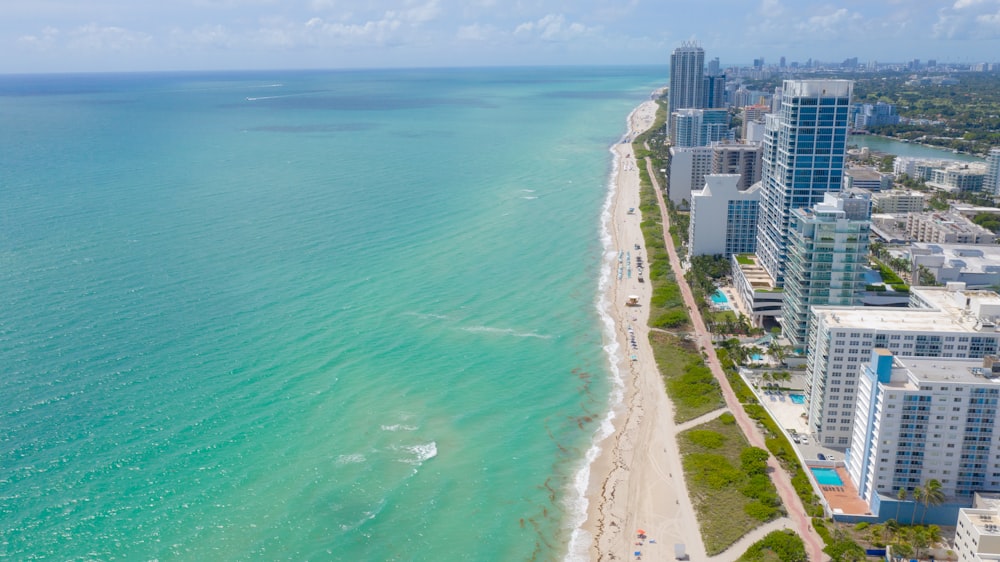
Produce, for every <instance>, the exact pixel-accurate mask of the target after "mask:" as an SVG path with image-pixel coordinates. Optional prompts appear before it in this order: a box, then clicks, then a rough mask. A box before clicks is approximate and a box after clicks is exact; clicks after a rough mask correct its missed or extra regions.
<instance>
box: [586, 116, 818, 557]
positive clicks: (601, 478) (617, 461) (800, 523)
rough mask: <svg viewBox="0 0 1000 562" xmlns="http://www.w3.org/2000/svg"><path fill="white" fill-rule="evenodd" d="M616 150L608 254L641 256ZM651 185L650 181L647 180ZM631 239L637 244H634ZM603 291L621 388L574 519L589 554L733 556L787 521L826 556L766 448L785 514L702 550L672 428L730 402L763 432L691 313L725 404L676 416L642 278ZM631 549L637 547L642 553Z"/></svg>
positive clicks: (626, 161)
mask: <svg viewBox="0 0 1000 562" xmlns="http://www.w3.org/2000/svg"><path fill="white" fill-rule="evenodd" d="M655 112H656V104H655V103H654V102H652V101H648V102H646V103H643V104H642V105H640V106H639V107H638V108H636V110H635V111H633V112H632V114H631V115H630V116H629V133H628V138H629V139H631V138H634V137H635V135H637V134H639V133H641V132H643V131H645V130H646V129H648V128H649V127H650V126H651V125H652V123H653V120H654V117H655ZM614 151H615V152H616V154H617V156H618V166H619V169H618V170H617V174H616V179H615V181H616V183H615V193H614V196H613V198H612V201H611V209H610V218H609V219H608V220H609V223H608V224H607V229H608V232H609V234H610V235H611V239H612V242H611V243H612V249H613V250H614V251H615V253H618V252H619V251H626V252H631V255H632V265H633V267H634V265H635V256H636V254H639V255H642V256H643V258H644V259H646V255H645V251H644V249H645V248H644V247H643V246H644V242H643V238H642V231H641V227H640V222H641V220H642V217H641V216H640V212H639V189H640V188H639V171H638V169H637V168H636V163H635V157H634V155H633V154H632V145H631V144H629V143H621V144H618V145H616V146H615V147H614ZM650 171H652V170H650ZM654 188H655V189H658V187H657V186H656V185H655V181H654ZM659 199H660V207H661V208H663V207H664V205H665V203H664V202H663V201H662V197H659ZM630 208H634V209H635V211H634V213H630V212H629V209H630ZM635 244H639V245H640V247H642V248H643V249H642V250H639V251H636V250H635ZM668 250H669V252H670V254H671V258H670V259H671V261H672V267H673V268H674V269H675V270H677V269H679V268H680V264H679V261H678V260H677V257H676V253H675V252H674V251H673V249H672V248H671V247H670V245H669V244H668ZM647 267H648V265H647ZM680 285H681V292H682V294H683V295H684V299H685V303H687V306H688V307H689V310H690V309H694V298H693V296H692V295H691V294H690V288H689V287H687V285H686V283H680ZM607 291H608V292H607V295H606V297H607V302H608V305H607V306H608V310H607V312H608V314H609V315H610V316H611V318H612V319H613V321H614V326H615V338H616V340H617V343H618V346H619V349H620V352H619V354H618V358H617V362H618V365H617V367H618V369H619V372H620V373H621V378H622V383H623V386H624V388H623V389H622V394H623V399H622V401H621V403H620V404H618V405H616V406H615V407H614V414H615V415H614V419H613V424H614V430H613V432H612V433H611V434H610V435H609V436H608V437H606V438H605V439H603V440H602V441H601V442H600V443H599V444H598V445H599V447H600V453H599V455H598V456H597V458H596V459H595V460H594V463H593V464H592V466H591V470H590V481H589V483H588V488H587V500H588V507H587V520H586V521H585V522H584V524H583V527H582V530H583V531H584V532H585V533H587V534H588V535H589V537H590V538H591V541H590V550H589V558H590V560H601V561H605V560H637V559H642V560H671V559H673V558H674V544H676V543H683V544H684V545H685V551H686V553H687V554H688V556H689V559H690V560H713V561H718V562H724V561H731V560H735V559H737V558H738V557H739V556H740V555H742V554H743V552H744V551H745V550H746V548H747V547H749V546H750V545H751V544H752V543H753V542H754V541H757V540H759V539H761V538H763V537H764V535H766V534H767V533H768V532H770V531H773V530H776V529H782V528H784V529H794V530H795V531H796V533H797V534H798V535H799V536H801V537H803V540H804V541H805V545H806V551H807V553H808V554H809V557H810V559H811V560H826V559H828V557H827V556H826V555H825V554H824V553H823V552H822V545H823V542H822V539H821V538H820V537H819V535H817V534H816V532H815V531H814V530H813V529H812V526H811V521H810V519H809V517H808V515H806V513H805V509H804V508H803V506H802V503H801V501H800V500H799V498H798V497H797V496H796V495H795V491H794V487H793V486H792V484H791V480H790V478H789V476H788V474H787V473H786V472H785V471H784V470H783V469H782V468H781V467H780V466H779V465H778V462H777V461H776V460H775V459H774V458H773V457H771V458H770V459H769V460H768V464H769V466H770V467H771V468H772V469H773V471H772V475H771V477H772V480H773V481H774V483H775V486H776V487H777V491H778V495H779V497H780V498H781V500H782V503H783V504H784V505H785V508H786V510H787V511H788V516H787V517H782V518H779V519H777V520H775V521H771V522H770V523H767V524H765V525H763V526H761V527H758V528H757V529H754V530H753V531H751V532H750V533H748V534H747V535H746V536H744V537H743V538H741V539H740V540H739V541H737V543H736V544H735V545H733V546H731V547H730V548H729V549H727V550H726V551H725V552H722V553H721V554H718V555H716V556H713V557H711V558H709V557H708V556H707V555H706V553H705V546H704V543H703V542H702V540H701V534H700V531H699V527H698V522H697V519H696V517H695V512H694V508H693V506H692V505H691V501H690V499H689V495H688V489H687V485H686V483H685V481H684V473H683V469H682V465H681V458H680V453H679V450H678V446H677V440H676V435H677V433H678V432H680V431H684V430H686V429H689V428H691V427H694V426H697V425H700V424H702V423H705V422H707V421H709V420H710V419H711V418H712V417H714V416H717V415H719V414H721V413H722V412H724V411H732V412H733V413H734V415H735V417H736V421H737V423H738V424H739V426H740V428H741V429H742V430H743V433H744V434H745V435H746V436H747V439H748V440H749V442H750V444H751V445H754V446H757V447H761V448H763V447H764V446H765V443H764V437H763V435H762V434H761V433H760V431H758V430H757V428H756V426H755V425H754V422H753V421H752V420H751V419H750V418H749V417H748V416H747V415H746V413H745V412H744V411H743V410H742V408H741V407H740V406H739V402H738V400H737V398H736V396H735V393H734V392H733V390H732V388H731V387H730V385H729V382H728V381H727V380H726V378H725V373H724V372H723V371H722V367H721V365H720V364H719V361H718V358H717V357H716V355H715V353H714V349H712V342H711V336H710V334H709V333H708V331H707V329H706V328H705V326H704V323H703V321H702V320H701V318H700V316H699V315H697V314H695V315H693V317H692V322H693V325H694V326H693V329H694V332H695V334H696V335H697V336H696V338H697V343H698V345H700V346H701V347H702V348H703V349H704V350H705V351H706V352H707V362H706V363H707V365H708V366H709V367H710V368H711V369H712V372H713V374H714V375H715V377H716V379H717V380H719V385H720V388H721V389H722V391H723V396H724V397H725V398H726V404H727V407H726V408H721V409H719V410H716V411H715V412H711V413H709V414H706V415H704V416H702V417H700V418H697V419H694V420H691V421H688V422H685V423H684V424H682V425H677V424H675V423H674V411H673V405H672V404H671V403H670V400H669V399H668V398H667V394H666V390H665V388H664V385H663V380H662V378H661V377H660V373H659V370H658V369H657V367H656V363H655V362H654V360H653V351H652V348H651V346H650V344H649V338H648V335H649V327H648V321H649V309H648V306H647V305H648V303H649V300H650V297H651V294H652V288H651V287H650V283H648V282H646V283H640V282H639V281H638V278H637V275H635V272H633V275H632V276H631V277H628V276H624V275H623V276H622V279H618V278H617V275H613V276H612V279H611V280H610V283H609V286H608V288H607ZM631 295H635V296H637V297H638V300H639V303H640V306H638V307H630V306H626V304H625V303H626V300H627V299H628V298H629V297H630V296H631ZM633 339H634V341H635V344H634V345H633V343H632V340H633ZM639 530H642V531H644V535H645V538H641V537H639V536H638V534H639ZM636 553H641V557H640V556H637V555H636Z"/></svg>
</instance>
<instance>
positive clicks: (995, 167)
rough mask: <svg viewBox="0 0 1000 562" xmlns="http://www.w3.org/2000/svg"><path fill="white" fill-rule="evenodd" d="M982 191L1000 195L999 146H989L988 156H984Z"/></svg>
mask: <svg viewBox="0 0 1000 562" xmlns="http://www.w3.org/2000/svg"><path fill="white" fill-rule="evenodd" d="M983 191H985V192H987V193H992V194H993V195H1000V147H995V148H991V149H990V154H989V156H987V157H986V175H985V176H984V177H983Z"/></svg>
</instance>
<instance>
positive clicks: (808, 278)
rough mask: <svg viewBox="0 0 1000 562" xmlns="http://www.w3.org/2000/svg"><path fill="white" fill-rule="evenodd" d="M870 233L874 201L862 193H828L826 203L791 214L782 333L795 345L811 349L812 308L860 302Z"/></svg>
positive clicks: (824, 201)
mask: <svg viewBox="0 0 1000 562" xmlns="http://www.w3.org/2000/svg"><path fill="white" fill-rule="evenodd" d="M870 230H871V199H870V197H868V196H867V195H866V194H865V193H863V192H849V193H836V194H835V193H827V194H825V199H824V200H823V202H822V203H817V204H816V205H815V206H813V207H807V208H804V209H795V210H793V211H792V217H791V221H790V223H789V228H788V255H787V261H786V263H785V298H784V301H783V303H782V308H781V335H783V336H784V337H786V338H788V340H789V342H791V344H792V345H793V346H794V347H797V348H805V347H806V337H807V336H808V327H809V308H810V307H811V306H815V305H840V306H852V305H858V304H861V294H862V291H864V288H865V278H864V274H863V271H862V266H863V265H865V264H866V263H867V260H868V244H869V231H870Z"/></svg>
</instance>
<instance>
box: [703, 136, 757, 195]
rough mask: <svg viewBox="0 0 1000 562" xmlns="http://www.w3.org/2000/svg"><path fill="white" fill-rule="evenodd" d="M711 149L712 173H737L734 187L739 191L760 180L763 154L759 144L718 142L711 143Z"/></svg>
mask: <svg viewBox="0 0 1000 562" xmlns="http://www.w3.org/2000/svg"><path fill="white" fill-rule="evenodd" d="M712 151H713V152H712V173H713V174H739V175H740V181H739V183H737V184H736V188H737V189H739V190H740V191H746V190H748V189H750V187H751V186H752V185H753V184H755V183H758V182H759V181H760V176H761V165H762V161H761V155H762V154H763V147H762V146H761V145H760V144H752V143H750V144H736V143H723V142H719V143H714V144H712Z"/></svg>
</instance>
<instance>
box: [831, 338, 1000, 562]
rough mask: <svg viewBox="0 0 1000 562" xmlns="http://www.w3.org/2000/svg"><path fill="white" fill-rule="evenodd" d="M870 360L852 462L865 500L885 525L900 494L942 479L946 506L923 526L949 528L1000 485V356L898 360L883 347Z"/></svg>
mask: <svg viewBox="0 0 1000 562" xmlns="http://www.w3.org/2000/svg"><path fill="white" fill-rule="evenodd" d="M869 357H870V358H871V359H870V362H869V363H863V364H862V367H861V370H860V376H859V377H858V384H857V389H858V400H857V408H856V410H855V413H854V425H853V436H852V439H851V448H850V449H849V450H848V451H847V455H846V457H845V461H846V462H847V469H848V473H849V474H850V476H851V480H852V482H853V483H854V484H855V486H856V487H857V490H858V495H860V496H861V497H862V498H863V499H864V500H865V501H866V502H868V505H869V506H870V507H871V510H872V513H874V514H875V515H876V516H877V517H878V518H879V519H880V520H885V519H889V518H895V517H898V516H899V515H898V510H899V506H898V505H895V506H894V505H893V504H894V503H895V501H896V497H897V493H898V492H899V490H900V489H903V490H906V491H907V492H913V490H914V489H916V488H919V487H920V486H922V485H924V484H925V483H926V482H927V481H928V480H930V479H936V480H938V482H939V483H940V484H941V488H940V492H941V494H942V495H943V496H944V498H943V499H944V506H942V507H941V508H938V509H932V510H929V512H928V513H927V514H926V515H928V517H926V518H925V516H924V515H925V514H921V520H922V521H923V522H926V523H934V524H938V525H942V524H943V525H949V524H951V523H952V522H953V521H955V519H956V515H957V513H956V512H957V511H958V508H959V507H960V506H968V505H970V504H971V503H972V499H973V496H974V495H975V494H976V492H980V491H986V490H996V489H998V486H1000V458H998V457H997V456H996V455H994V454H991V452H992V451H995V450H996V449H997V447H998V446H1000V435H998V434H1000V432H998V431H997V429H1000V428H997V427H996V425H997V415H996V414H997V403H998V401H1000V378H998V377H1000V369H997V367H1000V364H998V363H997V362H996V361H995V358H992V357H990V358H985V359H979V360H976V359H955V358H950V359H944V358H940V357H939V358H916V357H898V356H897V357H894V354H893V353H892V352H890V351H889V350H887V349H883V348H876V349H874V350H872V352H871V354H870V355H869ZM879 496H880V497H879ZM886 500H887V501H886ZM883 503H886V504H889V505H882V504H883ZM945 506H947V507H945ZM876 511H878V512H880V513H876ZM977 559H978V558H977ZM994 559H995V558H994ZM982 560H985V558H984V559H982Z"/></svg>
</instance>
